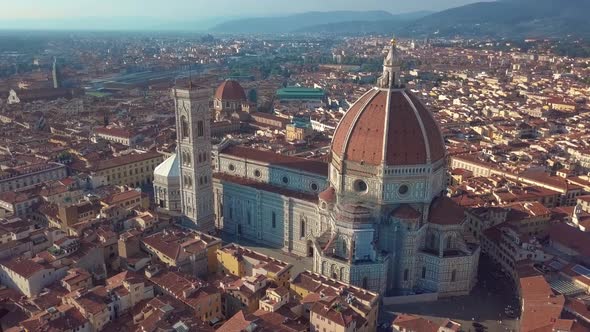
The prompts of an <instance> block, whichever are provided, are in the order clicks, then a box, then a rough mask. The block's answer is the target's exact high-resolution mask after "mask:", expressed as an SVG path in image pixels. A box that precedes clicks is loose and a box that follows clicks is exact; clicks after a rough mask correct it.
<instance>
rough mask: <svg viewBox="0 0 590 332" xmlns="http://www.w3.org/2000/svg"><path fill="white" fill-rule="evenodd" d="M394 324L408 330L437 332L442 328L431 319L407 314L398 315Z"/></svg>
mask: <svg viewBox="0 0 590 332" xmlns="http://www.w3.org/2000/svg"><path fill="white" fill-rule="evenodd" d="M393 325H395V326H397V327H399V328H402V329H404V330H405V331H407V332H437V331H438V329H439V328H440V325H439V324H436V323H435V322H433V321H431V320H428V319H426V318H422V317H420V316H414V315H406V314H401V315H398V316H397V317H396V318H395V320H394V321H393Z"/></svg>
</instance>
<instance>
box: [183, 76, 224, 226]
mask: <svg viewBox="0 0 590 332" xmlns="http://www.w3.org/2000/svg"><path fill="white" fill-rule="evenodd" d="M210 95H211V91H210V90H209V89H207V88H203V87H198V86H195V85H193V84H192V83H190V84H189V85H188V87H185V88H174V89H172V96H173V98H174V103H175V112H176V133H177V134H176V135H177V154H178V156H179V157H180V159H179V163H180V196H181V197H180V199H181V210H182V213H183V215H184V216H185V217H186V220H185V223H186V226H188V227H191V228H195V229H197V230H200V231H203V232H212V231H214V228H215V215H214V212H213V211H214V210H213V185H212V179H211V176H212V170H211V121H210V117H211V113H210V112H209V96H210Z"/></svg>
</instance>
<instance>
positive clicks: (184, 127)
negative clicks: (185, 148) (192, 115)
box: [180, 115, 189, 138]
mask: <svg viewBox="0 0 590 332" xmlns="http://www.w3.org/2000/svg"><path fill="white" fill-rule="evenodd" d="M180 127H181V130H180V133H181V138H188V136H189V128H188V120H187V119H186V116H184V115H183V116H181V117H180Z"/></svg>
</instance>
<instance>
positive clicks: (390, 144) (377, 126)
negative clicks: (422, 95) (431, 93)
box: [332, 88, 445, 166]
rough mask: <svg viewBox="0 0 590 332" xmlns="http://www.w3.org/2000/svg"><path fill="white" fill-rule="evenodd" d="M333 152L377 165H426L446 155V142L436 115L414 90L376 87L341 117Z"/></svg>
mask: <svg viewBox="0 0 590 332" xmlns="http://www.w3.org/2000/svg"><path fill="white" fill-rule="evenodd" d="M388 96H389V100H388ZM388 107H389V111H388V109H387V108H388ZM332 153H333V154H334V155H336V156H338V157H339V158H340V159H341V160H343V161H354V162H358V163H364V164H367V165H374V166H378V165H381V164H382V163H383V164H384V165H385V166H403V165H423V164H429V163H433V162H436V161H438V160H440V159H442V158H444V156H445V145H444V142H443V139H442V135H441V131H440V129H439V127H438V125H437V124H436V121H435V120H434V117H433V116H432V114H431V113H430V112H429V111H428V110H427V109H426V107H425V106H424V105H423V104H422V102H420V100H418V98H416V97H415V96H414V95H413V94H412V93H411V92H409V91H407V90H403V89H392V90H388V89H380V88H374V89H372V90H370V91H369V92H367V93H366V94H365V95H363V96H362V97H361V98H360V99H359V100H358V101H357V102H356V103H355V104H354V105H353V106H352V107H351V108H350V110H349V111H348V112H347V113H346V115H344V117H343V118H342V121H340V124H339V125H338V128H337V129H336V132H335V133H334V138H333V140H332Z"/></svg>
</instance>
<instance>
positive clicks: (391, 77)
mask: <svg viewBox="0 0 590 332" xmlns="http://www.w3.org/2000/svg"><path fill="white" fill-rule="evenodd" d="M400 71H401V68H400V65H399V57H398V52H397V40H396V39H395V37H394V38H392V39H391V44H390V47H389V52H388V53H387V56H386V57H385V60H384V61H383V74H382V75H381V77H380V78H379V81H378V87H379V88H382V89H395V88H399V87H400V86H401V84H400Z"/></svg>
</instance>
